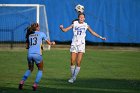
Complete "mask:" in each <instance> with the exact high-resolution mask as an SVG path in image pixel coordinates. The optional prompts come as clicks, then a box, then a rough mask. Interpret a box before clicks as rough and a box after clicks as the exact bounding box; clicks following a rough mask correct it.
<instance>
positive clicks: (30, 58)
mask: <svg viewBox="0 0 140 93" xmlns="http://www.w3.org/2000/svg"><path fill="white" fill-rule="evenodd" d="M27 60H28V63H32V62H35V63H36V64H39V63H40V62H42V60H43V58H42V55H39V54H28V56H27Z"/></svg>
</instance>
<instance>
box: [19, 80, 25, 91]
mask: <svg viewBox="0 0 140 93" xmlns="http://www.w3.org/2000/svg"><path fill="white" fill-rule="evenodd" d="M23 85H24V81H23V80H21V81H20V83H19V86H18V89H19V90H22V89H23Z"/></svg>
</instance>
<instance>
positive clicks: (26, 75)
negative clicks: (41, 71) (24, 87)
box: [22, 70, 31, 81]
mask: <svg viewBox="0 0 140 93" xmlns="http://www.w3.org/2000/svg"><path fill="white" fill-rule="evenodd" d="M30 74H31V70H27V71H26V72H25V74H24V76H23V77H22V80H24V81H25V80H26V79H27V78H28V77H29V76H30Z"/></svg>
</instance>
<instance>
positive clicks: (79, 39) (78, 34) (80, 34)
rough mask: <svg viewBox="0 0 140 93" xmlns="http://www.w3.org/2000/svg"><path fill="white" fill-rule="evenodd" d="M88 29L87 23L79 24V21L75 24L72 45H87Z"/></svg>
mask: <svg viewBox="0 0 140 93" xmlns="http://www.w3.org/2000/svg"><path fill="white" fill-rule="evenodd" d="M87 28H88V25H87V23H85V22H84V23H83V24H79V22H78V21H74V22H73V34H74V35H73V39H72V43H71V45H81V44H85V36H86V30H87Z"/></svg>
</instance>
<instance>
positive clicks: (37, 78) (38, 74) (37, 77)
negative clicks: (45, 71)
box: [35, 70, 42, 84]
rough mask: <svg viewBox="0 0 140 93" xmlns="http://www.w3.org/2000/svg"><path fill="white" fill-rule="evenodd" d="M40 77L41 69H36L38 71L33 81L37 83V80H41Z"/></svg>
mask: <svg viewBox="0 0 140 93" xmlns="http://www.w3.org/2000/svg"><path fill="white" fill-rule="evenodd" d="M41 77H42V70H38V73H37V75H36V79H35V83H37V84H38V83H39V81H40V80H41Z"/></svg>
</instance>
